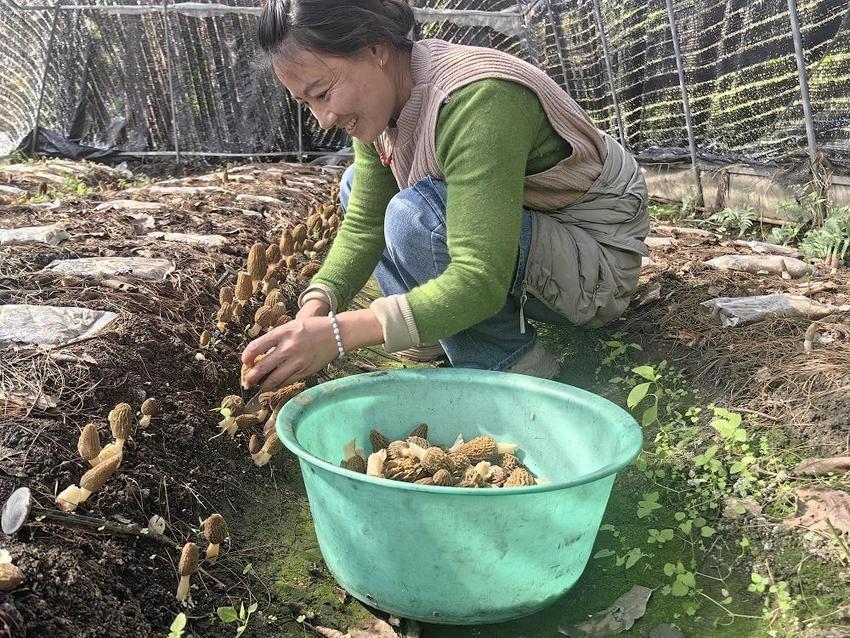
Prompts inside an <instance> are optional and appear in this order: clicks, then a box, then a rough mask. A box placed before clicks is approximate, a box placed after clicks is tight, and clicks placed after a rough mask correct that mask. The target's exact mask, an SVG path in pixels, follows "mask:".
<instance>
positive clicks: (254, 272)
mask: <svg viewBox="0 0 850 638" xmlns="http://www.w3.org/2000/svg"><path fill="white" fill-rule="evenodd" d="M268 268H269V262H268V260H267V259H266V247H265V246H264V245H263V244H262V243H260V242H257V243H256V244H254V245H253V246H251V250H250V251H248V274H249V275H251V279H253V280H254V281H257V280H260V279H262V278H263V277H264V276H265V274H266V270H268Z"/></svg>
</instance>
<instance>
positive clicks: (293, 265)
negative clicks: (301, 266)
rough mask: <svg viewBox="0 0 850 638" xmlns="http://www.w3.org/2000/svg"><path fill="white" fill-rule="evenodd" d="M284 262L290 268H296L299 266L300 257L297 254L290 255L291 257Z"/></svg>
mask: <svg viewBox="0 0 850 638" xmlns="http://www.w3.org/2000/svg"><path fill="white" fill-rule="evenodd" d="M284 263H285V264H286V267H287V269H288V270H295V269H296V268H298V258H297V257H296V256H295V255H289V257H287V258H286V259H284Z"/></svg>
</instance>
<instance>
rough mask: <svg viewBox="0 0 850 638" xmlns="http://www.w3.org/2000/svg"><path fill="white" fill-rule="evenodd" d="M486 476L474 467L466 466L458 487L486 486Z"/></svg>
mask: <svg viewBox="0 0 850 638" xmlns="http://www.w3.org/2000/svg"><path fill="white" fill-rule="evenodd" d="M484 485H485V483H484V477H483V476H481V473H480V472H479V471H478V470H476V469H475V468H474V467H468V468H466V472H464V474H463V478H462V479H461V481H460V482H459V483H458V484H457V486H458V487H484Z"/></svg>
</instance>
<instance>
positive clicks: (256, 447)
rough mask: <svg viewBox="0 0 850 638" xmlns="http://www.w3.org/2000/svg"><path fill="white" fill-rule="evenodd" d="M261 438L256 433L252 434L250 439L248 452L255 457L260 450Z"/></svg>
mask: <svg viewBox="0 0 850 638" xmlns="http://www.w3.org/2000/svg"><path fill="white" fill-rule="evenodd" d="M260 449H261V448H260V439H259V437H258V436H257V435H256V434H252V435H251V438H250V439H248V452H249V453H250V454H251V456H252V457H253V456H254V455H256V454H257V452H259V451H260Z"/></svg>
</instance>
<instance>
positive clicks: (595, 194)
mask: <svg viewBox="0 0 850 638" xmlns="http://www.w3.org/2000/svg"><path fill="white" fill-rule="evenodd" d="M413 25H414V22H413V13H412V10H411V9H410V7H409V6H408V5H407V4H406V2H404V0H268V2H267V4H266V6H265V8H264V10H263V13H262V16H261V18H260V25H259V33H258V37H259V42H260V46H261V47H262V48H263V50H264V51H266V52H267V53H268V54H269V57H270V61H271V64H272V66H273V68H274V71H275V74H276V75H277V77H278V79H279V80H280V81H281V83H282V84H283V85H284V86H285V87H286V88H287V90H288V91H289V92H290V93H291V94H292V95H293V97H294V98H295V99H297V100H299V101H302V102H304V103H305V104H306V105H307V106H308V107H309V108H310V111H311V112H312V113H313V116H314V117H315V118H316V120H317V121H318V122H319V124H320V125H321V126H322V127H324V128H331V127H338V128H344V129H345V130H346V131H347V132H348V133H349V135H351V137H353V138H354V151H355V161H354V166H352V167H350V168H349V169H348V170H347V171H346V173H345V175H344V176H343V179H342V184H341V193H340V196H341V204H342V206H343V208H344V209H345V219H344V222H343V224H342V226H341V228H340V230H339V233H338V235H337V238H336V240H335V241H334V244H333V245H332V247H331V249H330V251H329V252H328V256H327V258H326V260H325V263H324V265H323V266H322V268H321V270H319V272H318V273H316V275H315V276H314V277H313V279H312V280H311V282H310V285H309V286H308V288H307V290H305V292H304V293H303V294H302V296H301V298H300V300H299V304H300V310H299V312H298V314H297V316H296V318H295V320H293V321H292V322H290V323H288V324H286V325H284V326H280V327H278V328H275V329H274V330H272V331H271V332H269V333H267V334H266V335H264V336H262V337H260V338H259V339H257V340H256V341H254V342H252V343H251V344H250V345H249V346H248V347H247V348H246V350H245V352H244V353H243V361H244V363H245V364H246V366H249V367H250V366H252V364H253V362H254V361H255V359H256V358H257V357H258V355H261V354H265V355H267V356H265V357H263V358H262V360H261V361H260V362H258V363H257V364H256V365H255V366H253V368H252V369H251V371H250V372H249V373H248V374H247V376H246V379H245V380H246V382H247V383H249V384H260V385H262V386H263V387H264V388H272V387H277V386H279V385H281V384H284V383H292V382H294V381H297V380H299V379H301V378H304V377H305V376H307V375H309V374H311V373H312V372H315V371H316V370H318V369H320V368H322V367H323V366H324V365H326V364H327V363H328V362H330V361H331V360H332V359H334V358H336V357H337V356H344V354H345V352H346V351H350V350H352V349H355V348H359V347H363V346H366V345H376V344H383V345H384V347H385V348H386V349H387V350H388V351H390V352H399V353H400V354H402V355H405V354H406V355H411V356H415V357H416V358H419V359H420V360H421V359H422V358H423V356H424V355H425V353H427V352H431V353H436V354H438V355H442V356H446V357H447V358H448V360H449V362H450V363H451V365H453V366H455V367H466V368H485V369H491V370H507V371H510V372H519V373H523V374H531V375H535V376H540V377H547V378H551V377H553V376H555V374H556V373H557V370H558V361H557V359H556V357H554V356H553V355H552V354H550V353H548V352H546V351H545V350H544V349H543V348H542V346H541V345H540V344H539V342H538V340H537V335H536V332H535V330H534V327H533V326H531V325H530V324H528V323H527V321H526V320H527V318H529V317H530V318H532V319H538V320H542V321H548V322H552V323H572V324H577V325H589V326H598V325H601V324H603V323H606V322H608V321H611V320H613V319H615V318H617V317H618V316H619V315H620V314H621V313H622V312H623V311H624V310H625V308H626V307H627V305H628V302H629V299H630V297H631V295H632V293H633V291H634V289H635V287H636V285H637V279H638V272H639V269H640V261H641V256H642V255H644V254H646V246H645V245H644V243H643V239H644V238H645V237H646V233H647V232H648V229H649V222H648V216H647V214H646V206H645V201H646V187H645V184H644V182H643V177H642V175H641V172H640V169H639V168H638V166H637V163H636V162H635V160H634V158H633V157H631V156H630V155H629V154H628V153H626V152H625V151H624V150H623V148H622V147H621V146H620V145H619V144H617V143H616V142H615V141H614V140H613V139H611V138H610V137H609V136H607V135H605V134H603V133H601V132H600V131H599V130H597V128H596V127H595V126H594V125H593V123H592V122H591V121H590V119H589V118H588V117H587V115H586V114H585V113H584V112H583V111H582V110H581V108H580V107H579V106H578V105H577V104H576V102H575V101H574V100H573V99H572V98H571V97H570V96H569V95H567V94H566V93H565V92H564V91H563V90H562V89H561V88H560V87H559V86H558V85H557V84H556V83H555V82H554V81H553V80H552V79H551V78H549V77H548V76H547V75H546V74H545V73H543V72H542V71H540V70H539V69H536V68H535V67H533V66H531V65H529V64H527V63H525V62H523V61H521V60H519V59H517V58H514V57H512V56H510V55H507V54H505V53H501V52H498V51H493V50H490V49H484V48H478V47H468V46H461V45H456V44H450V43H448V42H442V41H439V40H423V41H418V42H415V43H414V42H412V41H411V39H410V38H411V35H410V34H411V32H412V29H413ZM373 273H374V275H375V278H376V280H377V281H378V284H379V285H380V287H381V290H382V292H383V293H384V296H383V297H382V298H380V299H377V300H375V301H374V302H373V303H372V305H371V306H370V307H369V308H366V309H363V310H356V311H346V310H345V308H346V307H347V306H348V304H349V302H350V301H351V299H352V298H353V297H354V295H355V294H356V293H357V292H358V290H360V288H361V287H362V286H363V284H364V283H365V282H366V281H367V280H368V278H369V276H370V275H371V274H373Z"/></svg>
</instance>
